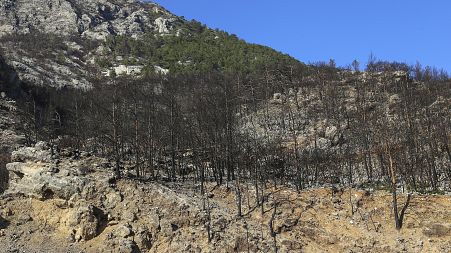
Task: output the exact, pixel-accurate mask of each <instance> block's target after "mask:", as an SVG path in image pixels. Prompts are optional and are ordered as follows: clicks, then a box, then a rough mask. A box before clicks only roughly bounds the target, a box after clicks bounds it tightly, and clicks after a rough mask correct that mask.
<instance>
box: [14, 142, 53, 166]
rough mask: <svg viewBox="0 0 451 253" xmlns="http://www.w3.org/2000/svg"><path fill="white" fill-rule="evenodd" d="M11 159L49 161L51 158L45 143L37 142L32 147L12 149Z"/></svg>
mask: <svg viewBox="0 0 451 253" xmlns="http://www.w3.org/2000/svg"><path fill="white" fill-rule="evenodd" d="M11 160H12V161H14V162H25V161H33V162H50V161H51V160H52V153H51V150H50V147H49V145H48V144H47V143H45V142H38V143H36V145H35V146H34V147H23V148H20V149H18V150H16V151H13V152H12V154H11Z"/></svg>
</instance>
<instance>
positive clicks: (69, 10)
mask: <svg viewBox="0 0 451 253" xmlns="http://www.w3.org/2000/svg"><path fill="white" fill-rule="evenodd" d="M155 16H157V17H158V18H155ZM175 21H176V19H175V17H174V16H172V15H171V14H170V13H168V12H167V11H165V10H164V9H163V8H161V7H160V6H158V5H156V4H154V3H146V4H144V3H141V2H138V1H126V0H120V1H112V0H96V1H91V0H63V1H61V0H46V1H44V2H43V1H41V0H17V1H11V0H1V1H0V37H1V36H2V35H5V34H8V33H20V34H23V33H29V32H31V31H33V30H38V31H40V32H43V33H53V34H59V35H74V34H78V35H81V36H84V37H87V38H90V39H105V38H106V36H108V35H111V34H113V35H116V34H119V35H129V36H138V35H140V34H142V33H144V32H146V31H156V32H159V33H169V32H170V31H171V30H172V28H173V27H172V25H171V23H173V22H175Z"/></svg>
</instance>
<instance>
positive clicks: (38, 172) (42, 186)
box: [6, 162, 86, 200]
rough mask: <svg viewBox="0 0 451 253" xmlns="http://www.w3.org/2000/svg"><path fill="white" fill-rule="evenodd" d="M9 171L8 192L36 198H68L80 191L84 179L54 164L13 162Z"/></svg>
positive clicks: (8, 165) (84, 181)
mask: <svg viewBox="0 0 451 253" xmlns="http://www.w3.org/2000/svg"><path fill="white" fill-rule="evenodd" d="M6 169H7V170H8V171H9V173H10V174H9V180H10V182H9V188H8V190H7V192H8V193H15V194H17V193H19V194H24V195H26V196H31V197H35V198H38V199H49V198H60V199H66V200H69V199H70V197H71V196H73V195H74V194H76V193H79V192H81V189H82V188H83V186H84V185H85V183H86V179H85V178H83V177H79V176H77V175H73V174H71V173H70V171H69V170H67V169H64V168H60V167H58V166H56V165H54V164H48V163H33V162H26V163H22V162H13V163H9V164H7V165H6Z"/></svg>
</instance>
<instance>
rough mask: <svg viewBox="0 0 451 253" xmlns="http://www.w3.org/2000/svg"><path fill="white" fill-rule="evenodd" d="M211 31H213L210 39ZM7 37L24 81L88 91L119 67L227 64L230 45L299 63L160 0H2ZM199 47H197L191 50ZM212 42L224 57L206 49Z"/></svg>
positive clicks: (9, 56)
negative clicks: (176, 10) (183, 14)
mask: <svg viewBox="0 0 451 253" xmlns="http://www.w3.org/2000/svg"><path fill="white" fill-rule="evenodd" d="M207 33H208V35H207ZM206 36H208V37H211V38H210V40H211V41H210V42H208V43H205V41H207V40H206V39H205V38H204V37H206ZM201 37H202V38H201ZM196 38H199V39H198V40H197V41H193V43H191V44H188V43H189V42H188V41H189V40H191V41H192V40H196ZM180 41H183V42H184V43H186V44H185V45H183V43H180ZM201 41H202V42H203V44H202V43H201ZM0 42H1V43H0V55H1V57H2V59H3V60H2V61H3V62H4V63H3V64H7V65H8V66H9V67H11V68H12V70H14V71H15V74H17V75H18V77H19V79H20V81H22V82H25V83H28V84H29V85H34V86H47V87H49V86H50V87H57V88H62V87H75V88H79V89H84V90H86V89H89V88H91V87H92V84H93V79H98V78H102V77H105V76H110V72H111V71H114V72H115V73H116V74H129V75H130V74H133V75H139V74H141V72H145V71H146V70H147V72H149V69H151V70H150V72H157V73H163V74H164V73H167V72H168V71H169V69H170V68H171V69H177V68H180V67H188V66H194V65H201V64H205V62H207V57H211V59H212V61H213V62H212V63H210V65H212V66H213V65H214V66H219V67H227V66H229V65H230V64H231V63H230V61H231V60H230V59H224V60H221V59H220V58H221V57H224V58H227V57H230V55H226V54H224V52H225V50H228V49H227V47H228V45H229V44H239V45H240V47H242V49H239V48H236V47H235V49H234V50H232V51H229V52H232V55H234V54H237V52H240V54H243V55H238V54H237V56H235V57H234V58H233V59H232V61H233V62H240V61H243V60H245V59H252V58H254V60H252V61H254V62H255V63H253V64H257V65H258V64H260V62H263V63H265V62H270V61H274V58H275V59H278V58H280V59H283V60H289V61H292V62H296V61H295V60H294V59H292V58H290V57H288V56H283V55H282V54H280V53H278V52H275V51H274V50H271V49H269V48H265V47H261V46H257V45H249V44H247V43H245V42H244V41H240V40H238V39H237V38H236V37H233V36H230V35H229V34H227V33H224V32H220V31H214V30H211V29H208V28H207V27H205V26H203V25H201V24H200V23H198V22H195V21H187V20H185V19H183V18H180V17H177V16H175V15H173V14H171V13H170V12H168V11H167V10H165V9H164V8H163V7H161V6H159V5H157V4H155V3H152V2H140V1H125V0H123V1H121V0H95V1H88V0H64V1H60V0H49V1H40V0H34V1H25V0H23V1H10V0H1V1H0ZM180 46H181V47H180ZM193 46H194V47H197V49H191V50H190V48H192V47H193ZM205 48H207V51H209V52H211V50H212V49H214V50H216V51H218V53H219V54H221V55H220V56H219V57H218V56H217V55H215V56H213V57H212V56H206V55H205V54H202V53H201V52H199V51H202V50H204V49H205ZM208 48H212V49H208ZM130 50H132V52H131V51H130ZM187 50H189V51H187ZM172 54H175V55H177V56H176V57H173V56H171V55H172ZM246 54H249V55H246ZM196 55H197V56H196ZM168 61H169V62H168ZM246 61H248V60H246ZM297 64H299V63H297ZM246 65H249V64H242V65H241V66H246ZM201 67H202V66H196V68H201ZM202 68H203V67H202ZM208 68H210V67H208Z"/></svg>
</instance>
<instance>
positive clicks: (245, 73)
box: [0, 0, 451, 253]
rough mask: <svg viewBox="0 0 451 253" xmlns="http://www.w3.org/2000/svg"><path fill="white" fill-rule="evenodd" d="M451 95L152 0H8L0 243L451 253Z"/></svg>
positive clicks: (424, 77) (0, 4) (0, 46)
mask: <svg viewBox="0 0 451 253" xmlns="http://www.w3.org/2000/svg"><path fill="white" fill-rule="evenodd" d="M450 87H451V82H450V79H449V77H448V75H447V74H446V73H440V72H439V71H436V70H434V69H432V68H427V67H426V68H422V67H421V66H416V67H411V66H408V65H406V64H403V63H396V62H395V63H391V62H384V61H376V60H374V61H371V62H369V64H368V67H367V68H366V70H365V71H361V70H359V68H358V64H355V65H354V68H353V69H351V67H349V68H346V69H345V68H337V67H336V66H335V64H334V62H333V61H331V62H330V63H323V62H320V63H317V64H312V65H305V64H303V63H301V62H299V61H297V60H295V59H293V58H292V57H290V56H288V55H284V54H282V53H280V52H277V51H275V50H273V49H271V48H268V47H264V46H260V45H254V44H249V43H246V42H245V41H243V40H240V39H239V38H237V37H236V36H235V35H233V34H229V33H227V32H224V31H220V30H213V29H210V28H208V27H206V26H205V25H202V24H201V23H199V22H197V21H194V20H192V21H188V20H185V19H184V18H182V17H177V16H175V15H173V14H171V13H170V12H168V11H166V10H165V9H164V8H163V7H161V6H159V5H157V4H155V3H150V2H140V1H133V0H91V1H88V0H41V1H39V0H28V1H25V0H16V1H14V0H0V130H1V132H0V245H2V246H3V245H6V247H0V252H3V251H5V252H23V251H25V252H80V251H82V252H132V253H133V252H398V251H399V252H406V251H407V252H446V250H447V249H449V248H450V237H451V214H450V212H449V210H450V208H451V203H450V197H449V192H450V190H451V171H450V170H449V168H450V167H451V152H450V150H451V145H450V143H451V129H450V126H451V121H450V120H451V117H450V115H451V89H450ZM397 203H398V204H397ZM401 204H403V206H401ZM399 216H400V217H399ZM395 217H397V218H396V219H395ZM395 226H396V227H395ZM43 242H45V243H43Z"/></svg>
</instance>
